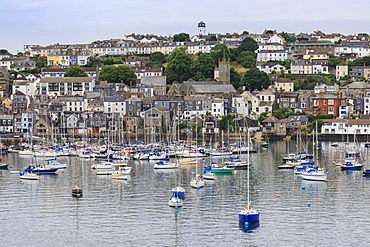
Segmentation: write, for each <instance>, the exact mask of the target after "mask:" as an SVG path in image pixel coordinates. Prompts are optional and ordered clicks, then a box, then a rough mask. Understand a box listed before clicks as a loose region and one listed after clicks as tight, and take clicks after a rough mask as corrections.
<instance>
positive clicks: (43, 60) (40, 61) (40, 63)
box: [31, 57, 47, 69]
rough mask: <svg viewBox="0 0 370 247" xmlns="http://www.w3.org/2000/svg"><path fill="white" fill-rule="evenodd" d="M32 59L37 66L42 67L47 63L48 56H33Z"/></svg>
mask: <svg viewBox="0 0 370 247" xmlns="http://www.w3.org/2000/svg"><path fill="white" fill-rule="evenodd" d="M31 60H32V61H35V62H36V64H35V65H36V68H38V69H41V68H43V67H45V66H46V65H47V58H46V57H32V58H31Z"/></svg>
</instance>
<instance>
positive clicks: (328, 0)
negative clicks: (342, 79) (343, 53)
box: [0, 0, 370, 53]
mask: <svg viewBox="0 0 370 247" xmlns="http://www.w3.org/2000/svg"><path fill="white" fill-rule="evenodd" d="M0 6H1V8H0V10H1V11H0V13H1V14H0V16H1V18H0V20H1V21H0V49H7V50H8V51H10V52H11V53H16V52H17V51H23V45H24V44H37V45H42V46H44V45H49V44H54V43H58V42H59V43H61V44H70V43H91V42H93V41H95V40H103V39H111V38H121V37H122V36H123V35H124V34H130V33H140V34H146V33H152V34H157V35H166V36H168V35H174V34H176V33H180V32H186V33H188V34H190V35H193V34H196V33H197V23H198V22H199V21H204V22H205V23H206V32H207V33H227V32H229V33H233V32H238V33H241V32H243V31H244V30H246V31H249V32H251V33H262V32H263V30H264V29H273V30H276V31H277V32H281V31H285V32H295V33H299V32H306V33H312V32H313V31H315V30H321V31H323V32H324V33H342V34H356V33H359V32H365V33H370V30H369V29H370V16H369V15H367V14H366V12H367V11H368V10H369V9H370V1H364V0H307V1H299V0H294V1H293V0H279V1H278V0H253V1H251V0H233V1H220V0H197V1H195V0H187V1H178V0H171V1H169V0H156V1H154V0H153V1H150V0H141V1H133V0H121V1H119V0H103V1H101V0H100V1H97V0H30V1H19V0H18V1H14V0H0Z"/></svg>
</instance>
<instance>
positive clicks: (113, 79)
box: [99, 65, 136, 84]
mask: <svg viewBox="0 0 370 247" xmlns="http://www.w3.org/2000/svg"><path fill="white" fill-rule="evenodd" d="M99 80H100V81H108V82H109V83H121V82H122V83H126V84H131V83H132V82H133V83H135V82H136V74H135V72H134V71H133V70H132V68H130V67H128V66H124V65H120V66H117V67H116V66H104V67H103V68H102V70H101V71H100V75H99Z"/></svg>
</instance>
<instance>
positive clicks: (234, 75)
mask: <svg viewBox="0 0 370 247" xmlns="http://www.w3.org/2000/svg"><path fill="white" fill-rule="evenodd" d="M241 79H242V77H241V76H240V74H239V73H238V72H237V71H236V70H235V69H234V68H231V69H230V83H231V85H233V86H234V88H236V89H238V88H240V87H241V86H243V83H242V81H241Z"/></svg>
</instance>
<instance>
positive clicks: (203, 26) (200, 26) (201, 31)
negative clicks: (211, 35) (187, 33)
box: [198, 21, 206, 37]
mask: <svg viewBox="0 0 370 247" xmlns="http://www.w3.org/2000/svg"><path fill="white" fill-rule="evenodd" d="M198 35H199V37H200V36H202V35H206V24H205V23H204V22H203V21H201V22H199V23H198Z"/></svg>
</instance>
